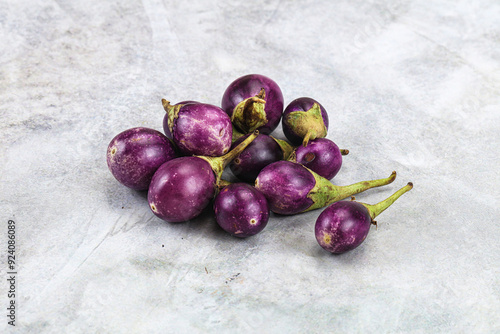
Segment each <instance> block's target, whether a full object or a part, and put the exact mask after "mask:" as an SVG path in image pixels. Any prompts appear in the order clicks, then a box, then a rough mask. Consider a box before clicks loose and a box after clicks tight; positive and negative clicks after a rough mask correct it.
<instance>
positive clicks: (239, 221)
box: [214, 183, 269, 238]
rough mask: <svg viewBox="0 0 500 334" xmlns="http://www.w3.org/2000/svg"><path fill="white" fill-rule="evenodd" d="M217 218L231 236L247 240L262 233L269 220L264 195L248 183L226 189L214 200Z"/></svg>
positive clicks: (233, 185) (235, 184) (236, 184)
mask: <svg viewBox="0 0 500 334" xmlns="http://www.w3.org/2000/svg"><path fill="white" fill-rule="evenodd" d="M214 211H215V218H216V220H217V223H218V224H219V226H220V227H221V228H222V229H223V230H224V231H226V232H228V233H230V234H231V235H233V236H235V237H239V238H246V237H249V236H252V235H255V234H257V233H259V232H261V231H262V230H263V229H264V228H265V227H266V225H267V222H268V220H269V206H268V204H267V200H266V198H265V197H264V195H263V194H262V193H261V192H260V191H258V190H257V189H255V188H254V187H252V186H251V185H249V184H246V183H233V184H230V185H228V186H226V187H224V188H223V189H222V190H221V192H220V193H219V194H218V195H217V196H216V197H215V200H214Z"/></svg>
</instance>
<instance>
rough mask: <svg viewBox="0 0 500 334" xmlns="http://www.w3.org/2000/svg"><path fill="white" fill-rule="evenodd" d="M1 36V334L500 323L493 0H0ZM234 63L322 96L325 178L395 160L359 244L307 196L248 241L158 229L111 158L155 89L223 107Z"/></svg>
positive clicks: (358, 176)
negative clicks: (332, 147)
mask: <svg viewBox="0 0 500 334" xmlns="http://www.w3.org/2000/svg"><path fill="white" fill-rule="evenodd" d="M0 40H1V41H2V42H1V43H0V120H1V122H0V142H1V146H0V200H1V201H0V213H1V214H0V219H1V220H2V226H3V228H2V231H3V232H2V233H0V235H1V236H0V249H1V251H2V254H5V251H6V245H7V234H6V224H7V221H8V220H9V219H13V220H15V221H16V223H17V239H18V244H17V247H18V253H17V255H18V257H17V259H18V272H19V274H18V286H17V290H18V291H17V293H18V295H17V303H18V309H17V326H16V330H17V331H14V330H12V328H11V327H10V326H7V323H6V317H5V314H6V311H5V308H6V305H7V294H6V291H5V288H6V287H7V285H6V283H5V277H6V271H7V270H6V267H7V265H6V259H5V255H2V260H1V262H0V274H1V276H0V279H1V280H2V281H3V282H4V283H3V284H2V286H3V287H2V290H1V291H2V292H1V298H0V309H2V310H4V311H2V312H0V315H1V317H0V319H2V320H1V321H0V332H2V333H5V332H6V329H7V330H9V332H19V333H205V332H211V333H236V332H248V333H306V332H316V333H319V332H322V333H325V332H326V333H332V332H333V333H450V332H451V333H495V332H497V333H498V332H500V269H499V267H500V242H499V239H500V223H499V215H500V211H499V209H498V207H499V204H500V203H499V197H500V196H499V191H498V187H499V186H500V179H499V172H498V170H499V166H500V164H499V158H498V157H499V150H498V145H499V143H500V3H499V2H498V1H496V0H479V1H461V0H460V1H432V2H431V1H423V0H421V1H408V0H391V1H381V0H370V1H361V0H355V1H347V0H339V1H326V0H325V1H278V0H268V1H247V2H243V1H227V0H226V1H201V0H199V1H177V2H175V1H168V0H164V1H160V0H143V1H142V2H141V1H125V0H118V1H96V0H89V1H75V0H73V1H69V0H58V1H51V0H44V1H28V0H19V1H13V0H11V1H9V0H8V1H3V2H1V3H0ZM247 73H261V74H265V75H268V76H269V77H271V78H273V79H274V80H276V82H278V84H279V85H280V86H281V88H282V90H283V92H284V96H285V100H286V103H288V102H290V101H291V100H292V99H294V98H296V97H299V96H311V97H314V98H316V99H317V100H319V101H320V102H321V103H322V104H323V105H324V106H325V108H326V109H327V110H328V112H329V116H330V124H331V125H330V129H329V135H328V138H330V139H332V140H334V141H335V142H337V144H338V145H339V146H341V147H345V148H348V149H349V150H350V151H351V153H350V154H349V156H347V157H345V159H344V165H343V168H342V170H341V172H340V174H339V175H338V176H337V177H336V178H335V180H334V183H336V184H339V185H343V184H350V183H352V182H356V181H359V180H362V179H371V178H380V177H385V176H387V175H389V173H390V172H391V171H392V170H396V171H398V178H397V180H396V181H395V182H394V183H393V184H392V185H390V186H387V187H385V188H380V189H376V190H370V191H367V192H366V193H363V194H360V195H359V196H357V198H358V199H359V200H361V201H365V202H370V203H374V202H377V201H379V200H381V199H383V198H385V197H387V196H388V195H389V194H391V193H392V192H394V191H395V190H396V189H398V188H399V187H402V186H403V185H405V184H406V183H407V182H408V181H413V182H414V184H415V187H414V189H413V190H412V191H411V192H409V193H408V194H406V195H404V196H403V197H402V198H401V199H400V200H398V202H396V203H395V204H394V205H393V207H391V208H390V209H389V210H387V211H386V212H384V213H383V214H382V215H380V217H379V218H378V222H379V226H378V229H375V228H373V229H372V231H371V232H370V235H369V236H368V238H367V240H366V241H365V242H364V244H363V245H362V246H360V247H359V248H357V249H356V250H354V251H352V252H350V253H347V254H344V255H342V256H332V255H331V254H329V253H326V252H325V251H323V250H322V249H321V248H320V247H319V245H318V244H317V243H316V240H315V238H314V233H313V227H314V222H315V220H316V218H317V216H318V215H319V214H320V212H321V210H316V211H314V212H309V213H306V214H302V215H297V216H292V217H282V216H272V218H271V220H270V222H269V225H268V227H267V228H266V229H265V230H264V231H263V232H262V233H261V234H259V235H257V236H254V237H252V238H248V239H246V240H239V239H238V240H237V239H235V238H232V237H230V236H228V235H226V234H225V233H224V232H223V231H222V230H220V229H219V228H218V226H217V225H216V223H215V221H214V218H213V216H212V214H211V213H210V211H209V210H208V211H207V212H206V213H205V214H204V215H202V216H201V217H199V218H197V219H194V220H192V221H189V222H186V223H182V224H168V223H164V222H162V221H160V220H159V219H158V218H156V217H155V216H154V215H153V214H152V213H151V212H150V210H149V208H148V205H147V201H146V198H145V194H144V193H137V192H134V191H131V190H129V189H126V188H124V187H123V186H121V185H120V184H118V182H116V181H115V180H114V179H113V177H112V175H111V174H110V173H109V172H108V170H107V166H106V162H105V151H106V147H107V144H108V143H109V141H110V140H111V138H112V137H113V136H114V135H115V134H117V133H119V132H121V131H123V130H125V129H127V128H131V127H135V126H146V127H151V128H155V129H158V130H160V129H161V121H162V117H163V111H162V107H161V103H160V99H161V98H162V97H165V98H168V99H170V100H171V101H174V102H175V101H181V100H186V99H195V100H202V101H206V102H208V103H212V104H219V103H220V99H221V97H222V93H223V91H224V89H225V87H226V86H227V85H228V84H229V83H230V82H231V81H232V80H233V79H235V78H237V77H239V76H241V75H243V74H247ZM277 135H278V136H282V131H281V129H280V128H279V129H278V131H277Z"/></svg>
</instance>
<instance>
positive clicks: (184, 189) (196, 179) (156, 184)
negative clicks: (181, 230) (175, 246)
mask: <svg viewBox="0 0 500 334" xmlns="http://www.w3.org/2000/svg"><path fill="white" fill-rule="evenodd" d="M257 135H258V131H255V132H254V133H253V134H251V135H250V136H248V138H247V139H245V140H244V141H243V142H242V143H240V145H238V146H236V147H235V148H234V149H233V150H231V151H230V152H229V153H227V154H225V155H223V156H221V157H207V156H196V157H181V158H177V159H173V160H170V161H168V162H167V163H165V164H163V165H162V166H161V167H160V168H159V169H158V171H157V172H156V173H155V175H154V176H153V180H152V181H151V185H150V186H149V192H148V202H149V206H150V208H151V210H152V211H153V213H154V214H155V215H156V216H158V217H160V218H161V219H163V220H165V221H167V222H182V221H186V220H189V219H192V218H194V217H196V216H198V215H199V214H200V213H201V212H202V211H203V209H204V208H205V207H206V206H207V205H208V203H209V202H210V200H211V199H212V198H213V197H214V196H215V193H216V191H217V189H218V186H219V185H218V184H219V180H220V177H221V175H222V171H223V170H224V168H225V167H226V166H227V164H228V163H229V162H230V161H231V160H232V159H234V158H235V157H236V156H238V154H240V153H241V151H243V149H244V148H245V147H246V146H247V145H248V144H250V143H251V142H252V141H253V140H254V139H255V138H256V137H257Z"/></svg>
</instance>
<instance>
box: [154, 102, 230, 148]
mask: <svg viewBox="0 0 500 334" xmlns="http://www.w3.org/2000/svg"><path fill="white" fill-rule="evenodd" d="M162 103H163V108H164V109H165V111H166V112H167V114H168V115H167V118H168V120H167V125H168V130H169V131H170V133H171V134H172V138H173V141H174V143H175V145H177V147H178V148H179V150H180V152H181V153H182V154H184V155H203V156H210V157H218V156H221V155H223V154H226V153H227V152H228V151H229V148H230V147H231V138H232V136H233V128H232V125H231V119H230V118H229V117H228V115H227V114H226V113H225V112H224V110H222V109H221V108H219V107H216V106H214V105H211V104H205V103H187V104H176V105H171V104H170V102H168V101H167V100H165V99H163V100H162Z"/></svg>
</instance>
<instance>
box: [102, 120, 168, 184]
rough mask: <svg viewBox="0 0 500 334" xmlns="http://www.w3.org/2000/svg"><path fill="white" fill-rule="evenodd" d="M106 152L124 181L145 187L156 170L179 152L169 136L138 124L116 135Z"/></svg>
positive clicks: (113, 168)
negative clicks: (137, 126)
mask: <svg viewBox="0 0 500 334" xmlns="http://www.w3.org/2000/svg"><path fill="white" fill-rule="evenodd" d="M106 156H107V157H106V160H107V163H108V168H109V170H110V171H111V174H113V176H114V177H115V178H116V179H117V180H118V181H119V182H120V183H121V184H123V185H125V186H127V187H129V188H132V189H135V190H146V189H148V187H149V184H150V183H151V179H152V178H153V175H154V173H155V172H156V170H157V169H158V168H159V167H160V166H161V165H162V164H164V163H165V162H167V161H169V160H171V159H173V158H175V157H176V156H177V155H176V153H175V150H174V146H173V145H172V143H171V142H170V140H168V138H167V137H165V136H164V135H163V134H162V133H161V132H159V131H156V130H153V129H148V128H141V127H139V128H132V129H129V130H125V131H123V132H122V133H120V134H118V135H117V136H116V137H114V138H113V139H112V140H111V142H110V143H109V145H108V150H107V155H106Z"/></svg>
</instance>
